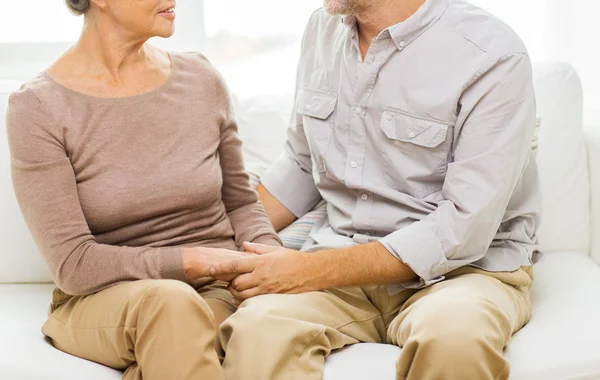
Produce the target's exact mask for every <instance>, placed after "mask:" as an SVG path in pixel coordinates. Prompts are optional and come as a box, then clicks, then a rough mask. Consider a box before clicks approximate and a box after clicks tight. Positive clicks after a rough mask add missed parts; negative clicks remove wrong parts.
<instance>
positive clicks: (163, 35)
mask: <svg viewBox="0 0 600 380" xmlns="http://www.w3.org/2000/svg"><path fill="white" fill-rule="evenodd" d="M174 33H175V28H170V29H164V30H158V31H157V32H156V37H160V38H169V37H171V36H172V35H173V34H174Z"/></svg>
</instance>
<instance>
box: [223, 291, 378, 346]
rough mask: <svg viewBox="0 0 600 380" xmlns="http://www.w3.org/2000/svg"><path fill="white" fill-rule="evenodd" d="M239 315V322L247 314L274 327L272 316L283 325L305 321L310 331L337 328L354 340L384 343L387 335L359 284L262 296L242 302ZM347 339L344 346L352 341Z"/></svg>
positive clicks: (255, 321)
mask: <svg viewBox="0 0 600 380" xmlns="http://www.w3.org/2000/svg"><path fill="white" fill-rule="evenodd" d="M236 315H237V316H239V318H237V319H238V320H239V324H244V323H245V321H244V316H247V321H246V322H247V323H248V324H260V323H263V322H261V321H264V323H265V324H266V325H269V326H270V327H271V329H273V328H274V327H275V326H274V325H270V324H269V322H268V321H269V320H270V319H273V320H277V321H278V322H281V323H282V324H285V323H297V322H303V323H304V325H305V326H306V327H307V331H308V330H310V329H312V328H315V329H323V328H325V329H327V330H334V331H337V332H339V333H341V334H343V335H344V336H345V337H347V338H349V339H350V341H351V342H352V343H357V342H380V341H382V340H383V339H384V338H385V324H384V322H383V318H382V316H381V312H380V311H379V310H378V309H377V308H376V307H375V306H374V305H373V304H372V303H371V301H370V299H369V297H368V296H367V292H366V291H365V290H363V289H362V288H361V287H358V286H355V287H345V288H337V289H329V290H325V291H319V292H310V293H303V294H268V295H262V296H258V297H255V298H251V299H249V300H247V301H245V302H244V303H242V305H241V306H240V308H239V310H238V312H237V313H236ZM236 315H234V317H235V316H236ZM269 326H264V327H265V328H266V329H268V328H269ZM298 326H300V325H298ZM310 326H314V327H310ZM261 328H262V327H261ZM280 333H281V334H283V332H280ZM278 334H279V333H278ZM344 340H345V342H344V344H343V345H345V344H349V341H348V340H346V339H344ZM334 345H335V344H334Z"/></svg>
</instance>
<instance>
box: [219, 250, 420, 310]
mask: <svg viewBox="0 0 600 380" xmlns="http://www.w3.org/2000/svg"><path fill="white" fill-rule="evenodd" d="M244 248H245V249H246V252H251V253H256V254H258V256H248V257H244V258H238V259H233V260H230V261H222V262H220V263H217V264H215V265H214V266H213V267H212V268H211V270H210V274H211V276H213V277H215V278H217V279H220V280H223V281H229V280H231V277H232V276H233V275H236V274H239V275H238V276H237V277H235V279H233V281H232V282H231V285H230V286H229V291H230V292H231V294H233V296H234V297H235V299H237V300H238V301H244V300H246V299H248V298H252V297H256V296H258V295H261V294H297V293H306V292H312V291H318V290H323V289H331V288H336V287H343V286H353V285H379V284H390V285H391V284H399V283H403V282H407V281H412V280H415V279H416V278H417V275H416V274H415V273H414V272H413V271H412V270H411V269H410V267H408V266H407V265H405V264H403V263H402V262H401V261H400V260H398V259H396V258H395V257H394V256H392V255H390V253H389V251H388V250H387V249H385V247H383V245H381V244H380V243H378V242H375V243H370V244H365V245H361V246H357V247H352V248H347V249H334V250H328V251H321V252H316V253H305V252H297V251H294V250H291V249H285V248H277V247H272V246H267V245H262V244H252V243H247V244H244Z"/></svg>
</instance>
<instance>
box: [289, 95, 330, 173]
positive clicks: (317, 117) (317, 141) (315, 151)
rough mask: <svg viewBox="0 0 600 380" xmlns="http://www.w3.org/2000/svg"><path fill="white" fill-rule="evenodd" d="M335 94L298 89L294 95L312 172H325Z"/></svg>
mask: <svg viewBox="0 0 600 380" xmlns="http://www.w3.org/2000/svg"><path fill="white" fill-rule="evenodd" d="M336 106H337V94H336V93H334V92H329V91H324V90H316V89H308V88H300V89H299V90H298V93H297V95H296V113H297V114H298V115H299V117H301V118H302V124H303V126H304V133H305V134H306V138H307V141H308V145H309V147H310V152H311V159H312V163H313V171H316V172H317V173H324V172H326V171H327V166H326V161H325V158H326V155H327V150H328V149H329V144H330V142H331V137H332V135H333V127H334V120H335V110H336Z"/></svg>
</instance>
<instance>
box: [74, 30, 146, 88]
mask: <svg viewBox="0 0 600 380" xmlns="http://www.w3.org/2000/svg"><path fill="white" fill-rule="evenodd" d="M119 29H120V28H119V26H117V25H110V23H109V22H106V21H104V22H102V21H100V20H98V19H91V20H86V21H85V24H84V27H83V30H82V33H81V36H80V38H79V40H78V41H77V43H76V44H75V45H74V46H73V48H72V49H71V50H70V51H69V52H68V53H67V54H69V55H71V57H72V58H75V59H76V60H77V61H80V62H82V63H85V67H86V70H88V71H89V73H90V74H93V75H102V76H108V77H110V78H111V80H112V81H114V82H115V83H119V82H121V77H122V75H123V74H124V73H126V72H128V71H130V69H133V68H135V67H138V66H139V65H140V64H142V65H147V64H148V63H149V61H151V60H153V57H154V56H155V54H154V53H155V52H154V51H151V49H150V48H148V46H147V45H146V40H140V39H139V38H138V39H133V38H131V37H129V36H128V35H127V34H128V33H126V31H121V30H119Z"/></svg>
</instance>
